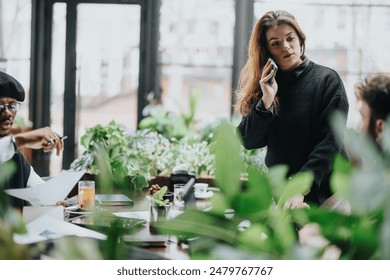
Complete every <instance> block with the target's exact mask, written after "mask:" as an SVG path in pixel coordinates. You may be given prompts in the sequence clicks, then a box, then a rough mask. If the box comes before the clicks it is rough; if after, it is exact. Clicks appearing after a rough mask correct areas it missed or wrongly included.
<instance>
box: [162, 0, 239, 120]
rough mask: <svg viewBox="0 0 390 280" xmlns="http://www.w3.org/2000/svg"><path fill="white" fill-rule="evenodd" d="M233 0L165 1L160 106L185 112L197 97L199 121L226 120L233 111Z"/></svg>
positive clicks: (163, 5)
mask: <svg viewBox="0 0 390 280" xmlns="http://www.w3.org/2000/svg"><path fill="white" fill-rule="evenodd" d="M234 4H235V1H233V0H186V1H182V0H163V1H162V4H161V17H160V43H159V51H160V56H159V61H158V63H159V66H160V67H161V77H160V85H161V91H162V102H163V106H164V107H165V108H166V109H167V110H168V111H170V112H173V113H180V112H181V111H183V110H188V104H189V96H190V95H191V94H195V95H198V96H199V105H198V110H197V113H196V116H195V118H196V119H197V120H198V121H199V122H201V123H207V122H210V121H214V120H215V119H216V118H228V117H230V112H231V95H232V88H231V86H232V82H231V79H232V66H233V38H234V24H235V13H234Z"/></svg>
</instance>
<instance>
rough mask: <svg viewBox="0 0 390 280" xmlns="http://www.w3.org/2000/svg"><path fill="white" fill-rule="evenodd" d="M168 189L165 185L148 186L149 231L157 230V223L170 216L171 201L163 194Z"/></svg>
mask: <svg viewBox="0 0 390 280" xmlns="http://www.w3.org/2000/svg"><path fill="white" fill-rule="evenodd" d="M167 191H168V187H167V186H163V187H160V186H159V185H157V184H155V185H152V186H151V187H150V188H149V194H150V197H149V199H150V223H149V225H150V231H151V232H157V228H156V226H157V225H158V223H161V222H165V221H167V220H169V218H170V211H171V208H172V203H171V202H170V201H169V199H168V198H165V195H166V193H167Z"/></svg>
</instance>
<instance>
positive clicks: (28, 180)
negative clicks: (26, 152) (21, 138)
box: [0, 72, 44, 208]
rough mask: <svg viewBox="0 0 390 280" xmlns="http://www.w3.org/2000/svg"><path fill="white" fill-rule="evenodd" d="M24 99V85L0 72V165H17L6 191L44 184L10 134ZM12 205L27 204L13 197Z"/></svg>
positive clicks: (19, 206) (6, 185) (20, 205)
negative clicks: (11, 163)
mask: <svg viewBox="0 0 390 280" xmlns="http://www.w3.org/2000/svg"><path fill="white" fill-rule="evenodd" d="M24 97H25V92H24V89H23V87H22V85H21V84H20V83H19V82H18V81H17V80H16V79H14V78H13V77H12V76H10V75H8V74H6V73H4V72H0V163H4V162H7V161H13V162H14V163H15V165H16V172H15V173H14V174H13V176H12V177H11V178H10V180H9V181H8V182H6V183H5V186H4V187H5V189H8V188H25V187H32V186H34V185H38V184H41V183H44V181H43V180H42V178H41V177H39V176H38V174H36V173H35V171H34V169H33V168H32V166H31V165H30V163H29V162H28V161H27V159H26V158H25V157H24V156H23V154H22V153H20V152H19V151H18V148H17V146H16V144H15V138H14V136H13V135H12V134H11V133H10V130H11V127H12V125H13V121H14V119H15V116H16V113H17V111H18V110H19V108H20V106H21V102H23V101H24ZM11 204H12V205H13V206H14V207H18V208H21V207H23V206H24V205H25V202H24V201H22V200H20V199H17V198H14V197H12V198H11Z"/></svg>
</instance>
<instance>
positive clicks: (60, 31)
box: [50, 3, 66, 175]
mask: <svg viewBox="0 0 390 280" xmlns="http://www.w3.org/2000/svg"><path fill="white" fill-rule="evenodd" d="M65 40H66V4H65V3H55V4H54V5H53V30H52V65H51V86H50V89H51V107H50V110H51V124H50V126H51V128H52V129H53V130H54V131H55V132H57V133H59V134H60V135H63V131H64V127H63V125H64V86H65ZM64 141H66V140H64ZM61 169H62V153H61V155H60V156H57V155H56V153H55V152H53V153H52V154H51V157H50V175H55V174H58V173H59V172H60V171H61Z"/></svg>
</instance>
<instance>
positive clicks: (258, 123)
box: [237, 58, 349, 204]
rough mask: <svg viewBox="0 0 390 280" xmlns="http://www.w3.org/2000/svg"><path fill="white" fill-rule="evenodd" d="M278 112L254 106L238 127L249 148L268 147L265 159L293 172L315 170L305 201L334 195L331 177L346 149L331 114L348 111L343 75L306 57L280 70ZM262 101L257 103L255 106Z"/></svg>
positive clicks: (290, 172)
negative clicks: (337, 158)
mask: <svg viewBox="0 0 390 280" xmlns="http://www.w3.org/2000/svg"><path fill="white" fill-rule="evenodd" d="M275 79H276V82H277V83H278V92H277V96H278V98H279V110H278V112H275V114H274V113H273V111H272V110H265V109H264V107H263V106H262V104H261V102H260V103H259V104H253V106H252V108H251V111H250V113H249V115H248V116H247V117H244V118H243V119H242V121H241V123H240V124H239V126H238V128H237V130H238V132H239V133H240V134H241V136H242V139H243V145H244V147H245V148H246V149H258V148H263V147H265V146H266V147H267V154H266V158H265V163H266V165H267V166H268V167H271V166H275V165H278V164H284V165H288V166H289V174H288V175H289V176H290V175H292V174H295V173H298V172H304V171H311V172H313V175H314V183H313V186H312V188H311V191H310V193H309V194H308V195H306V196H305V201H307V202H314V203H317V204H321V203H322V202H323V201H324V200H325V199H326V198H328V197H329V196H330V195H331V191H330V187H329V176H330V172H331V166H332V161H333V158H334V156H335V154H337V153H341V154H343V155H345V156H346V152H345V149H344V147H343V145H342V144H340V143H339V141H337V139H336V135H335V134H334V133H333V130H332V127H331V123H330V117H331V116H332V114H333V113H334V112H335V111H339V112H341V113H343V114H344V115H345V116H347V114H348V108H349V105H348V99H347V95H346V92H345V89H344V86H343V82H342V81H341V78H340V77H339V75H338V74H337V73H336V72H335V71H334V70H332V69H330V68H327V67H325V66H321V65H318V64H315V63H313V62H312V61H310V60H309V59H308V58H304V60H303V62H302V63H301V65H300V66H298V67H297V68H296V69H295V70H294V71H290V72H286V71H281V70H279V71H278V72H277V74H276V77H275ZM256 105H257V106H256Z"/></svg>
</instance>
